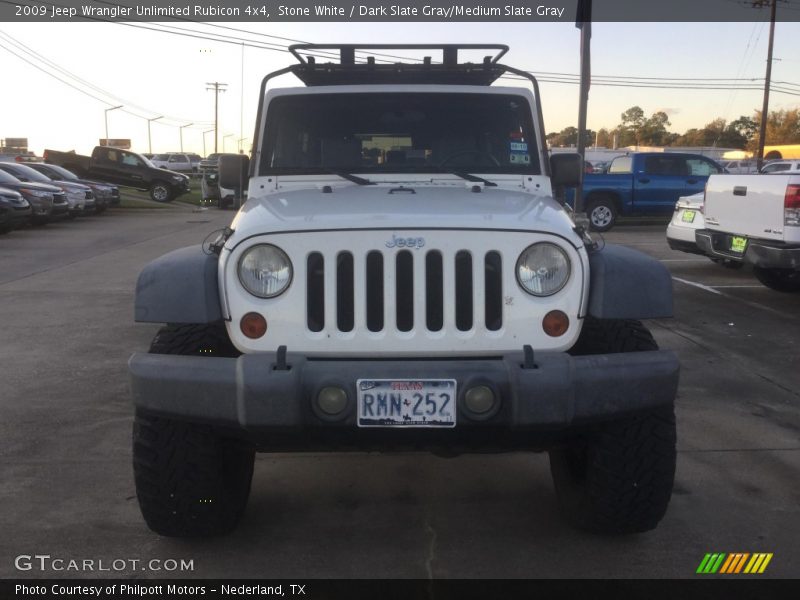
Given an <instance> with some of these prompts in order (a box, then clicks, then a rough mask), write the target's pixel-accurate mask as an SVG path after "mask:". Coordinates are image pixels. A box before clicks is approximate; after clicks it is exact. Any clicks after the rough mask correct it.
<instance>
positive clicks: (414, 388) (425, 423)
mask: <svg viewBox="0 0 800 600" xmlns="http://www.w3.org/2000/svg"><path fill="white" fill-rule="evenodd" d="M356 389H357V390H358V426H359V427H455V426H456V382H455V380H454V379H359V380H358V381H357V382H356Z"/></svg>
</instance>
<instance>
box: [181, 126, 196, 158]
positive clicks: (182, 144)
mask: <svg viewBox="0 0 800 600" xmlns="http://www.w3.org/2000/svg"><path fill="white" fill-rule="evenodd" d="M192 125H194V123H187V124H186V125H181V126H180V127H178V133H179V134H180V136H181V152H183V128H184V127H191V126H192Z"/></svg>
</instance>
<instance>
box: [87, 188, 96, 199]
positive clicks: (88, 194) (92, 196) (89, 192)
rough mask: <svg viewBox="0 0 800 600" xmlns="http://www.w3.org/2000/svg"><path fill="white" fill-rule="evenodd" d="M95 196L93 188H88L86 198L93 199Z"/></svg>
mask: <svg viewBox="0 0 800 600" xmlns="http://www.w3.org/2000/svg"><path fill="white" fill-rule="evenodd" d="M93 198H94V194H93V193H92V190H86V200H92V199H93Z"/></svg>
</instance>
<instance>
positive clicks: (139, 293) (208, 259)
mask: <svg viewBox="0 0 800 600" xmlns="http://www.w3.org/2000/svg"><path fill="white" fill-rule="evenodd" d="M218 260H219V257H218V256H217V255H216V254H210V255H209V254H206V253H205V252H203V249H202V246H188V247H186V248H180V249H178V250H174V251H172V252H170V253H168V254H165V255H163V256H161V257H159V258H157V259H155V260H154V261H152V262H151V263H149V264H147V266H145V268H144V269H143V270H142V272H141V273H140V274H139V279H138V281H137V282H136V302H135V309H134V320H136V321H137V322H140V323H212V322H214V321H219V320H220V319H222V309H221V308H220V303H219V287H218V286H217V266H218Z"/></svg>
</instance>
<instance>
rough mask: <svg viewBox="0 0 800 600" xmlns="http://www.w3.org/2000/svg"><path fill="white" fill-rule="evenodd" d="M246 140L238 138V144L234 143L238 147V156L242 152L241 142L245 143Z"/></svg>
mask: <svg viewBox="0 0 800 600" xmlns="http://www.w3.org/2000/svg"><path fill="white" fill-rule="evenodd" d="M246 139H247V138H246V137H243V138H239V141H238V142H236V145H237V146H239V153H240V154H241V152H242V142H243V141H245V140H246Z"/></svg>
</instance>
